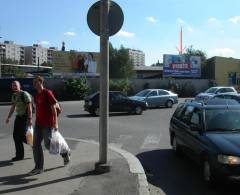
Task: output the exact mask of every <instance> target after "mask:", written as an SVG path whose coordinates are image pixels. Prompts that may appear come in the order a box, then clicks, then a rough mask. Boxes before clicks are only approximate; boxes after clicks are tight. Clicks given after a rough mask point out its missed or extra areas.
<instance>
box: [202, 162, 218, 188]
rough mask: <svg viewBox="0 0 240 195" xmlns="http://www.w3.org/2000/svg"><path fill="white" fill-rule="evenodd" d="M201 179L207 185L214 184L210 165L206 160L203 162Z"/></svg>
mask: <svg viewBox="0 0 240 195" xmlns="http://www.w3.org/2000/svg"><path fill="white" fill-rule="evenodd" d="M203 179H204V181H205V182H206V183H207V184H213V183H214V182H215V177H214V174H213V172H212V168H211V165H210V163H209V161H208V160H207V159H206V160H204V162H203Z"/></svg>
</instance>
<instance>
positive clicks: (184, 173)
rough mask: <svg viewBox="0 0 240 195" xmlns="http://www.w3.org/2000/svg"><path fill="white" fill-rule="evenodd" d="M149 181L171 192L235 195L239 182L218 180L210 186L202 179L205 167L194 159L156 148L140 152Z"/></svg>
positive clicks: (171, 194)
mask: <svg viewBox="0 0 240 195" xmlns="http://www.w3.org/2000/svg"><path fill="white" fill-rule="evenodd" d="M137 158H138V159H139V160H140V162H141V163H142V165H143V167H144V170H145V173H146V176H147V179H148V182H149V183H150V184H152V185H154V186H156V187H159V188H160V189H161V190H162V191H163V192H164V193H165V194H167V195H229V194H231V195H235V194H239V192H238V191H239V190H238V188H239V187H238V185H236V184H231V183H223V182H221V183H218V184H216V185H214V186H211V187H209V186H207V185H206V184H205V183H204V182H203V180H202V174H201V167H200V166H198V165H197V164H196V163H195V162H194V161H192V160H191V159H189V158H187V157H185V156H181V157H178V156H176V154H175V153H174V152H173V150H171V149H163V150H153V151H147V152H143V153H140V154H138V155H137Z"/></svg>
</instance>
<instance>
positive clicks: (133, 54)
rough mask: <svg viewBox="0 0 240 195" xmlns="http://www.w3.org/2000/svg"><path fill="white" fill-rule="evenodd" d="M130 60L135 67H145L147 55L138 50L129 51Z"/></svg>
mask: <svg viewBox="0 0 240 195" xmlns="http://www.w3.org/2000/svg"><path fill="white" fill-rule="evenodd" d="M128 54H129V57H130V59H131V60H132V61H133V65H134V66H145V53H143V51H140V50H136V49H128Z"/></svg>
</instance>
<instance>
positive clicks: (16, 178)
mask: <svg viewBox="0 0 240 195" xmlns="http://www.w3.org/2000/svg"><path fill="white" fill-rule="evenodd" d="M91 175H99V174H98V173H96V171H95V170H92V171H87V172H85V173H81V174H77V175H73V176H68V177H64V178H60V179H55V180H52V181H47V182H42V183H37V184H33V185H28V186H23V187H18V188H9V189H6V190H0V194H5V193H12V192H19V191H22V190H27V189H32V188H37V187H41V186H46V185H50V184H54V183H59V182H63V181H67V180H73V179H78V178H80V177H86V176H91ZM25 177H27V174H22V175H14V176H7V177H0V182H3V183H4V182H5V183H4V184H5V185H7V184H8V185H16V182H18V183H17V184H23V183H20V182H21V181H23V182H25V183H29V182H31V181H34V180H37V179H35V178H33V179H26V178H25ZM32 177H33V176H32Z"/></svg>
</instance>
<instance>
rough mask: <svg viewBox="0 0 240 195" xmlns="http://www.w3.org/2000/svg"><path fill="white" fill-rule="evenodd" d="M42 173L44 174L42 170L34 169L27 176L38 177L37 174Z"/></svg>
mask: <svg viewBox="0 0 240 195" xmlns="http://www.w3.org/2000/svg"><path fill="white" fill-rule="evenodd" d="M43 172H44V170H43V169H36V168H34V169H33V170H32V171H30V172H29V173H28V176H33V175H38V174H41V173H43Z"/></svg>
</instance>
